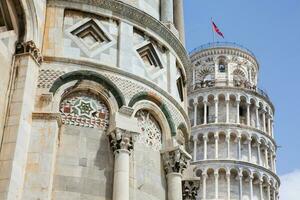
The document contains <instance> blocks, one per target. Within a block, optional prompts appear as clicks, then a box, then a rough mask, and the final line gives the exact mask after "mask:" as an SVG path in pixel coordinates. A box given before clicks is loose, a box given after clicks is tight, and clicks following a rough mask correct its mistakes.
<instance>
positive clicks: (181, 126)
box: [177, 122, 189, 143]
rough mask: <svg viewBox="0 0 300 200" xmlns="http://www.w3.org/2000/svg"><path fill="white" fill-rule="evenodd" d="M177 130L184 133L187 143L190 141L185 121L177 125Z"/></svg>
mask: <svg viewBox="0 0 300 200" xmlns="http://www.w3.org/2000/svg"><path fill="white" fill-rule="evenodd" d="M177 131H181V132H182V133H183V136H184V140H185V143H187V142H188V141H189V133H188V129H187V127H186V125H185V123H183V122H182V123H180V124H179V125H178V127H177Z"/></svg>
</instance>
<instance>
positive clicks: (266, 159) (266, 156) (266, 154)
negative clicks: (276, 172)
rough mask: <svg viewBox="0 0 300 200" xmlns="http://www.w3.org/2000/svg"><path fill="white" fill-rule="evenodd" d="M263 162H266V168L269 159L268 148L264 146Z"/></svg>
mask: <svg viewBox="0 0 300 200" xmlns="http://www.w3.org/2000/svg"><path fill="white" fill-rule="evenodd" d="M265 162H266V168H269V159H268V148H267V147H266V148H265Z"/></svg>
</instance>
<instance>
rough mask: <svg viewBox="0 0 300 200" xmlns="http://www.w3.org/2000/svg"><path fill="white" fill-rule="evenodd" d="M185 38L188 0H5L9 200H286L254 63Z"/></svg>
mask: <svg viewBox="0 0 300 200" xmlns="http://www.w3.org/2000/svg"><path fill="white" fill-rule="evenodd" d="M184 38H185V33H184V20H183V0H1V1H0V46H1V48H0V64H1V66H0V67H1V72H2V76H1V79H0V92H1V94H2V95H1V96H0V142H1V143H0V200H79V199H81V200H141V199H148V200H165V199H168V200H181V199H186V200H193V199H203V200H204V199H205V200H206V199H207V200H209V199H251V200H254V199H260V200H261V199H264V200H267V199H268V200H271V199H272V200H275V199H276V200H277V198H278V193H277V190H278V187H279V179H278V177H277V176H276V169H275V151H276V145H275V141H274V139H273V128H272V122H273V113H274V108H273V105H272V103H271V102H270V101H269V99H268V98H267V97H266V96H264V95H263V94H260V93H258V90H257V89H256V83H257V73H258V63H257V62H256V59H255V57H254V56H252V55H251V54H249V52H247V51H245V50H241V49H239V48H234V47H233V48H229V49H230V50H228V51H227V48H224V47H222V48H221V49H215V48H211V47H208V48H207V49H206V50H204V49H198V50H197V51H196V52H194V53H192V54H191V58H190V57H189V56H188V54H187V52H186V50H185V42H184ZM191 60H192V62H191ZM206 61H207V62H206ZM246 61H248V63H247V64H245V62H246ZM239 63H241V64H239ZM235 64H236V65H239V66H240V67H236V66H235ZM213 65H214V67H212V66H213ZM221 65H222V66H223V68H224V69H223V68H222V72H219V71H218V70H220V69H219V68H220V66H221ZM248 65H249V66H251V67H247V66H248ZM231 66H232V67H231ZM233 66H234V67H233ZM235 68H237V69H239V71H238V72H236V71H233V70H235ZM248 79H249V80H248ZM249 84H250V85H249ZM242 86H243V87H242ZM216 102H219V103H216ZM237 102H238V104H237ZM223 104H224V105H226V106H225V107H226V109H227V111H228V112H227V113H226V114H224V113H225V110H226V109H225V107H224V106H223ZM203 105H205V106H203ZM213 106H214V107H213ZM224 109H225V110H224ZM245 109H246V110H245ZM235 112H237V113H238V114H236V113H235ZM216 113H217V114H216ZM224 120H225V121H224ZM205 138H206V139H205ZM223 140H224V141H229V142H227V143H225V142H224V141H223ZM205 141H206V142H205ZM246 146H247V148H246ZM226 147H227V148H226ZM225 149H226V150H225ZM234 149H236V150H237V151H235V150H234ZM238 149H239V150H238ZM226 152H227V154H226ZM224 174H225V175H224ZM216 177H217V178H216ZM224 177H225V178H224ZM228 177H229V178H228ZM226 180H227V181H226ZM250 183H251V184H250ZM250 187H251V188H252V189H251V188H250ZM248 188H249V189H248Z"/></svg>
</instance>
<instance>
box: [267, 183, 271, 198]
mask: <svg viewBox="0 0 300 200" xmlns="http://www.w3.org/2000/svg"><path fill="white" fill-rule="evenodd" d="M267 195H268V197H267V198H268V200H271V188H270V182H269V183H268V185H267Z"/></svg>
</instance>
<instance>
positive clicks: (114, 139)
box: [108, 128, 137, 153]
mask: <svg viewBox="0 0 300 200" xmlns="http://www.w3.org/2000/svg"><path fill="white" fill-rule="evenodd" d="M135 135H137V134H136V133H133V132H130V131H127V130H124V129H121V128H116V129H115V130H113V131H111V132H110V133H109V134H108V138H109V141H110V146H111V148H112V150H113V152H114V153H118V152H119V151H120V150H124V151H128V152H130V151H131V150H133V138H134V136H135Z"/></svg>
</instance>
